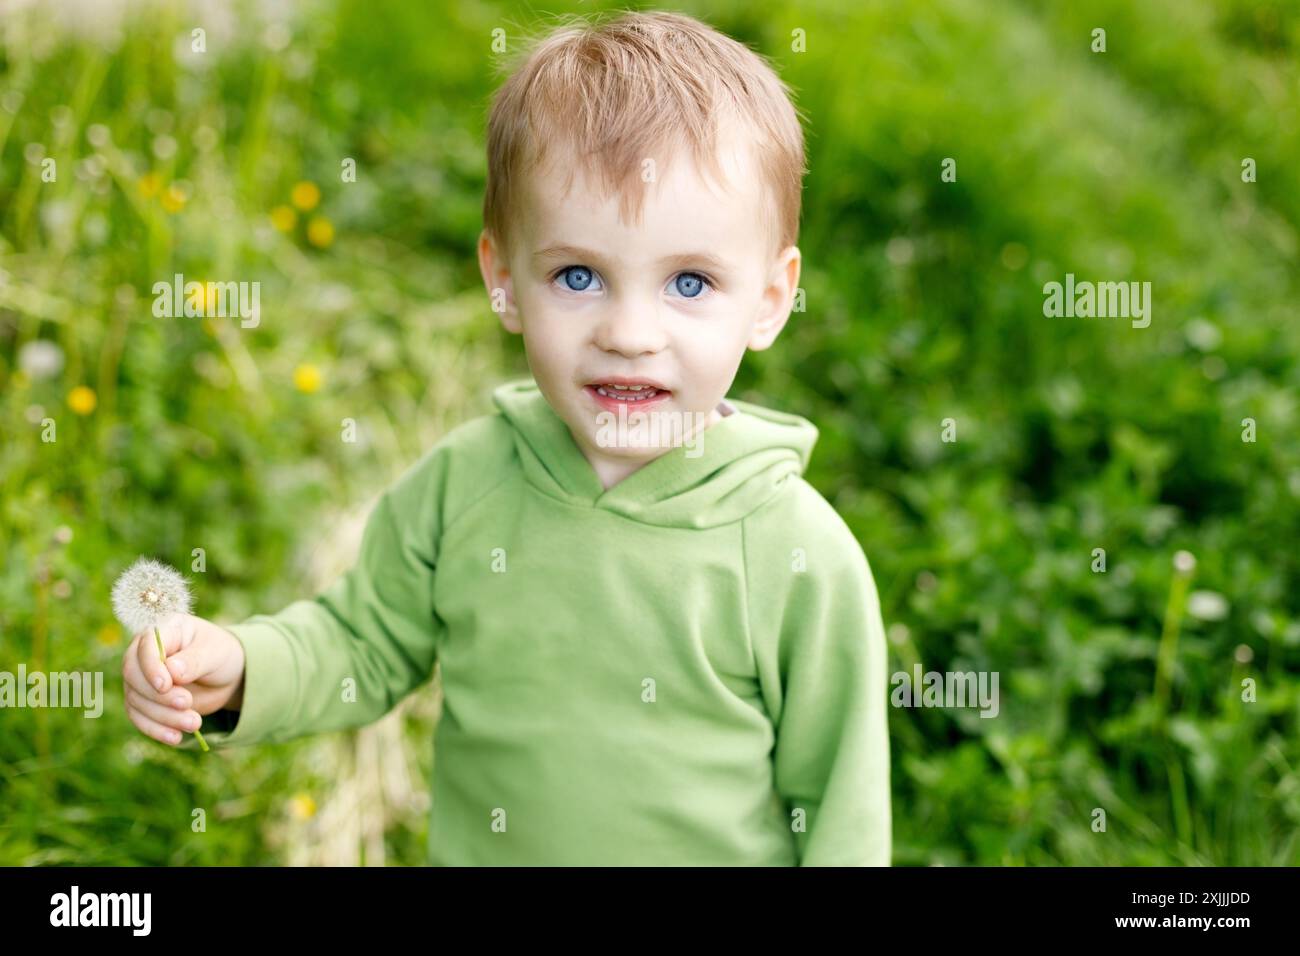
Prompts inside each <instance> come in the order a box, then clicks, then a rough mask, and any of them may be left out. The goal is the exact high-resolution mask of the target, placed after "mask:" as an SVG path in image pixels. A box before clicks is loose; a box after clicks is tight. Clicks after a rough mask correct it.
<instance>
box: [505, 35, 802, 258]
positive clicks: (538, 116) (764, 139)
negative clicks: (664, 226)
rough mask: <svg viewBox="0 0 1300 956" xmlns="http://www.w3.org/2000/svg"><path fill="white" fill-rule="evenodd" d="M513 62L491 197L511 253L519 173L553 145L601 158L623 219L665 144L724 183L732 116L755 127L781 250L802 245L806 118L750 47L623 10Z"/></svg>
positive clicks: (637, 207)
mask: <svg viewBox="0 0 1300 956" xmlns="http://www.w3.org/2000/svg"><path fill="white" fill-rule="evenodd" d="M516 64H517V65H514V66H513V68H511V65H510V64H507V69H511V73H510V76H509V77H508V79H507V80H506V81H505V82H504V83H503V84H502V86H501V87H500V88H499V89H498V90H497V92H496V95H495V96H494V97H493V100H492V108H491V115H490V117H489V119H488V142H487V153H488V174H487V190H486V194H485V196H484V199H483V222H484V225H485V227H486V228H487V230H488V231H489V232H490V233H491V234H492V235H493V237H494V238H495V239H496V240H497V242H498V243H499V244H500V245H501V247H502V249H503V250H504V251H505V252H506V254H507V255H508V253H509V250H510V249H511V230H510V214H511V211H512V210H514V209H517V208H518V205H519V195H520V190H519V186H520V184H521V182H522V179H521V177H522V175H523V174H524V173H525V172H526V171H528V170H529V169H533V168H537V167H538V166H540V165H541V164H542V163H544V162H545V161H546V159H547V158H548V157H550V156H551V155H552V147H553V146H556V145H558V146H561V147H568V148H569V149H570V150H572V153H571V154H570V155H574V156H577V157H580V158H581V159H586V158H587V157H594V158H595V163H594V167H595V170H596V171H597V172H598V174H599V177H600V182H601V185H602V188H604V189H605V190H606V193H605V194H606V195H609V190H611V189H616V190H617V191H618V193H619V195H620V200H621V201H620V207H619V214H620V216H621V217H622V218H623V220H624V221H625V222H626V221H629V217H630V216H637V217H639V215H640V211H641V204H642V201H643V200H644V196H645V192H644V190H645V186H646V184H645V183H644V182H643V180H642V168H643V163H644V162H645V160H646V159H647V158H649V157H650V156H652V155H653V154H655V151H656V149H657V148H660V147H662V146H664V145H669V146H670V147H671V146H675V145H676V144H679V143H685V144H687V145H688V146H689V147H690V150H691V154H692V156H693V158H694V160H695V162H696V164H697V166H698V167H699V168H703V169H707V170H708V171H709V172H710V173H712V174H713V175H714V177H715V179H721V178H722V176H721V169H720V166H719V163H718V155H717V147H718V141H719V131H720V129H721V128H722V124H723V122H724V121H725V120H729V119H735V120H739V122H740V126H739V128H740V129H741V130H747V131H748V132H750V133H752V142H753V149H754V154H755V155H756V156H757V160H758V168H759V171H760V175H761V176H762V177H763V180H764V183H765V185H766V186H767V195H766V197H765V199H764V201H762V202H761V203H760V217H761V219H762V221H763V224H764V228H765V229H766V230H767V233H768V234H769V235H771V236H772V237H773V240H774V241H776V242H777V247H776V250H777V251H779V250H780V249H782V248H784V247H785V246H788V245H793V244H794V243H795V242H796V241H797V239H798V235H799V212H800V206H801V201H802V191H803V177H804V174H805V173H806V172H807V171H808V170H807V167H806V159H805V154H804V137H803V128H802V126H801V125H800V119H801V115H800V113H799V111H798V110H797V109H796V107H795V106H794V104H793V102H792V100H791V93H790V89H789V87H788V86H787V85H786V84H785V83H784V82H782V81H781V79H780V78H779V77H778V76H777V75H776V73H775V72H774V71H773V70H772V68H771V67H770V66H769V65H768V63H767V61H766V60H765V59H763V57H762V56H760V55H759V54H757V53H755V52H754V51H752V50H750V49H749V48H748V47H747V46H744V45H743V44H741V43H739V42H737V41H736V40H733V39H731V38H730V37H727V36H724V35H723V34H721V33H719V32H718V31H717V30H714V29H713V28H712V27H710V26H708V25H706V24H704V23H701V22H700V21H698V20H695V19H693V18H691V17H688V16H684V15H682V14H678V13H660V12H625V13H621V14H619V15H618V17H617V18H616V19H614V20H612V21H609V22H607V23H599V22H597V21H591V20H584V19H583V18H580V17H579V18H575V19H574V20H572V21H570V22H569V23H568V24H567V25H564V26H561V27H559V28H557V29H555V30H554V31H552V32H551V33H549V34H547V35H546V36H544V37H542V38H541V39H540V40H535V41H533V42H531V43H528V44H527V45H526V46H525V48H524V51H523V53H522V55H521V56H520V58H519V59H518V60H517V61H516ZM576 166H577V164H574V166H573V167H570V169H569V174H568V180H567V182H568V183H569V184H571V183H572V181H573V176H574V172H575V168H576ZM565 188H566V189H567V188H568V185H566V187H565ZM770 206H774V207H775V217H773V216H772V214H771V212H770V210H769V207H770ZM774 219H775V221H773V220H774Z"/></svg>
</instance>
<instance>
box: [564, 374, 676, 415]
mask: <svg viewBox="0 0 1300 956" xmlns="http://www.w3.org/2000/svg"><path fill="white" fill-rule="evenodd" d="M598 385H651V386H653V387H655V388H657V389H659V393H658V394H657V395H655V397H654V398H642V399H638V400H637V401H634V402H633V401H624V400H620V399H617V398H610V397H609V396H608V395H602V394H600V392H598V391H596V388H597V386H598ZM582 390H583V391H584V392H586V393H587V395H588V396H590V398H591V400H592V401H593V402H595V403H596V404H597V405H599V406H600V407H601V408H603V409H604V410H605V411H607V412H615V413H617V412H619V411H620V410H626V411H629V412H633V411H642V410H645V409H650V408H654V407H655V406H658V405H662V404H663V403H664V402H666V401H668V399H670V398H671V397H672V394H673V393H672V391H671V390H669V389H666V388H660V387H659V386H658V385H655V383H654V382H653V381H652V380H649V379H639V378H604V379H600V380H598V381H597V382H595V383H594V384H590V385H584V386H583V388H582Z"/></svg>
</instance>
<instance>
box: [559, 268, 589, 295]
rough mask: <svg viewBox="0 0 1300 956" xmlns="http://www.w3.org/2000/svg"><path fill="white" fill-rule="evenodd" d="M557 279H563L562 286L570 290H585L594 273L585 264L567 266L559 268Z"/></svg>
mask: <svg viewBox="0 0 1300 956" xmlns="http://www.w3.org/2000/svg"><path fill="white" fill-rule="evenodd" d="M556 278H557V279H560V278H563V279H564V286H565V288H567V289H568V290H569V291H570V292H585V291H586V290H587V288H588V287H589V286H590V285H591V283H592V280H593V279H595V278H596V277H595V275H594V274H593V273H592V271H591V270H590V269H588V268H587V267H586V266H568V267H566V268H564V269H561V270H560V274H559V275H557V276H556Z"/></svg>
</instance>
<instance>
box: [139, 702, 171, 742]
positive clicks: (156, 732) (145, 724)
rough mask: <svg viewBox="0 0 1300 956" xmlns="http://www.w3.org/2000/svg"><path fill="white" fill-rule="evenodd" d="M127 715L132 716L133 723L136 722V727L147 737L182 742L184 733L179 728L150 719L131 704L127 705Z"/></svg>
mask: <svg viewBox="0 0 1300 956" xmlns="http://www.w3.org/2000/svg"><path fill="white" fill-rule="evenodd" d="M126 716H127V717H129V718H130V720H131V723H133V724H135V726H136V729H137V730H139V731H140V733H142V734H144V735H145V736H146V737H152V738H153V739H154V740H156V741H158V742H159V743H164V744H172V745H175V744H178V743H180V742H181V736H182V735H181V732H180V731H179V730H172V729H171V728H170V727H164V726H163V725H162V724H160V723H158V722H157V721H156V720H150V719H149V718H148V717H146V716H145V715H144V714H142V713H140V711H138V710H136V709H135V708H134V707H132V706H131V705H130V704H128V705H127V707H126Z"/></svg>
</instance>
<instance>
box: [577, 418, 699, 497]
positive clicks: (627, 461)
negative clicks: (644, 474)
mask: <svg viewBox="0 0 1300 956" xmlns="http://www.w3.org/2000/svg"><path fill="white" fill-rule="evenodd" d="M721 420H722V413H721V412H720V411H719V410H718V408H714V409H713V411H711V412H710V413H709V417H708V419H707V420H706V421H705V422H704V427H703V428H701V429H700V431H704V430H705V429H707V428H711V427H712V426H713V425H714V423H716V422H718V421H721ZM696 434H698V432H697V433H696ZM578 447H579V448H581V449H582V454H583V456H584V457H585V458H586V459H587V462H588V463H589V464H590V465H591V468H592V471H594V472H595V473H596V478H597V479H598V480H599V481H600V485H601V487H602V488H603V489H604V490H605V491H609V489H610V488H613V487H614V486H615V485H617V484H618V483H619V482H620V481H622V480H623V479H625V478H627V477H628V476H629V475H632V474H634V473H635V472H638V471H640V470H641V469H642V468H644V467H645V466H646V465H648V464H650V462H652V461H654V460H655V459H656V458H659V457H660V456H662V455H664V454H667V453H668V452H669V451H672V449H671V448H653V449H650V450H648V451H647V453H646V454H645V455H644V456H639V457H635V458H628V457H615V456H610V455H605V454H604V453H603V452H602V450H601V449H599V448H588V447H587V446H586V445H585V444H584V443H582V442H579V443H578Z"/></svg>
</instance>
